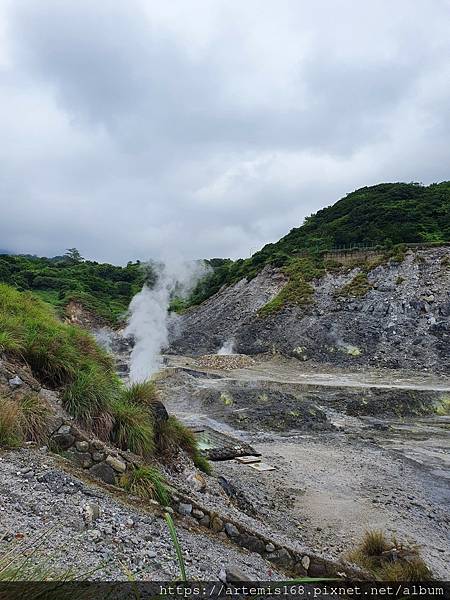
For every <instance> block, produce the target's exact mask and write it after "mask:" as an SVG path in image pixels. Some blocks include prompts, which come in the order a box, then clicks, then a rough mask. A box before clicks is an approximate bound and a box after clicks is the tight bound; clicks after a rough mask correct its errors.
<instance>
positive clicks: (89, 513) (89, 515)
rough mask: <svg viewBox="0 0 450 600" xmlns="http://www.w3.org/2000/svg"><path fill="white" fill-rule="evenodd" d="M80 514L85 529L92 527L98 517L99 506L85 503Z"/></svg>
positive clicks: (93, 503)
mask: <svg viewBox="0 0 450 600" xmlns="http://www.w3.org/2000/svg"><path fill="white" fill-rule="evenodd" d="M81 514H82V516H83V520H84V522H85V524H86V527H92V525H93V524H94V523H95V521H97V519H98V518H99V517H100V506H99V505H98V504H97V503H95V502H87V503H86V504H85V505H84V506H83V507H82V509H81Z"/></svg>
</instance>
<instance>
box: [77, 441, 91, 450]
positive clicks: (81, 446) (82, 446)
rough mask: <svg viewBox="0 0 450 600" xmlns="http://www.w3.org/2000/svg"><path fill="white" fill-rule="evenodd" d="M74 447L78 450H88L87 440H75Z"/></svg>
mask: <svg viewBox="0 0 450 600" xmlns="http://www.w3.org/2000/svg"><path fill="white" fill-rule="evenodd" d="M75 448H76V449H77V450H78V452H87V451H88V450H89V442H76V443H75Z"/></svg>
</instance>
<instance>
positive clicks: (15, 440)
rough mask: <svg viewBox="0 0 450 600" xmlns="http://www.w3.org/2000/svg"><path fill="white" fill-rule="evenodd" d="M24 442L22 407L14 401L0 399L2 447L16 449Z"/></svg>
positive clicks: (0, 440) (0, 438)
mask: <svg viewBox="0 0 450 600" xmlns="http://www.w3.org/2000/svg"><path fill="white" fill-rule="evenodd" d="M22 441H23V434H22V428H21V426H20V407H19V405H18V403H17V402H15V401H14V400H9V399H7V398H1V397H0V446H7V447H16V446H20V444H21V443H22Z"/></svg>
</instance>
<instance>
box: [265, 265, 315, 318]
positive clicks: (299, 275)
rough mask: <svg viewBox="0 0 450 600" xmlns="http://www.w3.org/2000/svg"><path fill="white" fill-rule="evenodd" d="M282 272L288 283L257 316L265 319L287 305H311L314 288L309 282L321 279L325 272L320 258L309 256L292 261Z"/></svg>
mask: <svg viewBox="0 0 450 600" xmlns="http://www.w3.org/2000/svg"><path fill="white" fill-rule="evenodd" d="M283 272H284V273H285V274H286V275H287V276H288V282H287V283H286V285H285V286H284V287H283V289H282V290H281V291H280V292H279V293H278V294H277V295H276V296H275V298H273V299H272V300H270V302H268V303H267V304H265V305H264V306H263V307H262V308H260V309H259V311H258V316H260V317H267V316H269V315H270V314H273V313H275V312H277V311H279V310H281V309H282V308H283V307H284V306H286V305H289V304H290V305H296V306H300V307H302V308H305V307H306V306H308V305H310V304H312V302H313V298H314V288H313V287H312V285H311V284H310V283H309V282H310V281H312V280H313V279H316V278H318V277H322V275H323V274H324V273H325V270H324V268H323V263H322V261H321V259H320V257H312V256H309V257H302V258H294V259H292V260H291V261H290V262H289V264H288V265H287V266H285V267H284V268H283Z"/></svg>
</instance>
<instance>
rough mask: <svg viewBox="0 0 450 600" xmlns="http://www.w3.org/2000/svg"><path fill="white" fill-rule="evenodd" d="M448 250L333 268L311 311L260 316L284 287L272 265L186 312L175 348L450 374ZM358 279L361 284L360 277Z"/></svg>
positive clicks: (318, 286) (320, 282)
mask: <svg viewBox="0 0 450 600" xmlns="http://www.w3.org/2000/svg"><path fill="white" fill-rule="evenodd" d="M449 265H450V248H449V247H445V246H444V247H440V248H433V249H422V250H415V251H408V252H407V253H406V255H405V256H404V258H403V259H402V260H397V261H396V260H392V259H391V260H386V261H383V262H382V264H379V265H378V266H375V267H374V268H371V269H369V270H368V272H367V278H366V288H365V289H364V290H362V291H361V290H360V289H359V290H357V291H356V293H354V291H353V288H354V287H355V286H354V283H355V277H356V278H357V277H358V276H362V277H365V273H366V271H367V264H364V265H359V266H355V267H353V268H352V267H351V266H345V265H343V266H342V267H341V268H337V269H336V268H333V269H332V270H330V271H327V273H326V274H325V275H324V276H323V277H321V278H319V279H315V280H314V281H313V282H312V285H313V288H314V295H313V298H312V302H311V303H310V304H309V305H307V306H306V307H300V306H293V305H286V306H284V307H283V308H282V309H281V310H279V311H277V312H273V313H271V314H269V315H268V316H265V317H262V316H260V315H259V314H258V311H259V309H261V308H262V307H263V306H264V305H265V304H266V303H267V302H268V301H269V300H271V299H272V298H274V297H275V296H276V295H277V294H278V292H279V291H280V290H281V289H282V288H283V286H284V285H285V284H286V281H287V279H286V276H285V275H284V274H283V273H282V272H281V271H280V270H277V269H273V268H270V267H266V268H265V269H264V270H263V271H262V272H261V273H260V274H259V275H258V276H257V277H255V278H254V279H252V280H251V281H249V282H247V281H246V280H245V279H244V280H241V281H239V282H238V283H237V284H235V285H233V286H231V287H227V288H224V289H222V290H220V291H219V292H218V293H217V294H215V295H214V296H212V297H211V298H210V299H208V300H207V301H206V302H204V303H203V304H201V305H200V306H199V307H197V308H194V309H191V310H190V311H188V312H187V313H186V314H185V315H183V316H182V317H181V319H180V321H179V323H178V326H177V328H176V329H174V331H173V333H172V341H171V351H172V352H174V353H178V354H190V355H201V354H205V353H209V352H216V351H217V350H218V349H219V348H220V347H221V346H222V345H223V344H224V342H226V341H229V340H230V339H233V340H234V347H235V350H236V351H237V352H241V353H244V354H258V353H264V352H275V353H277V352H279V353H282V354H284V355H287V356H294V357H297V358H298V359H300V360H303V361H307V360H310V361H313V362H321V363H329V364H336V365H342V366H348V365H367V366H376V367H389V368H411V369H421V370H422V369H426V370H430V371H433V372H449V371H450V364H449V356H450V293H449V292H450V268H449ZM356 281H358V280H356Z"/></svg>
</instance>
